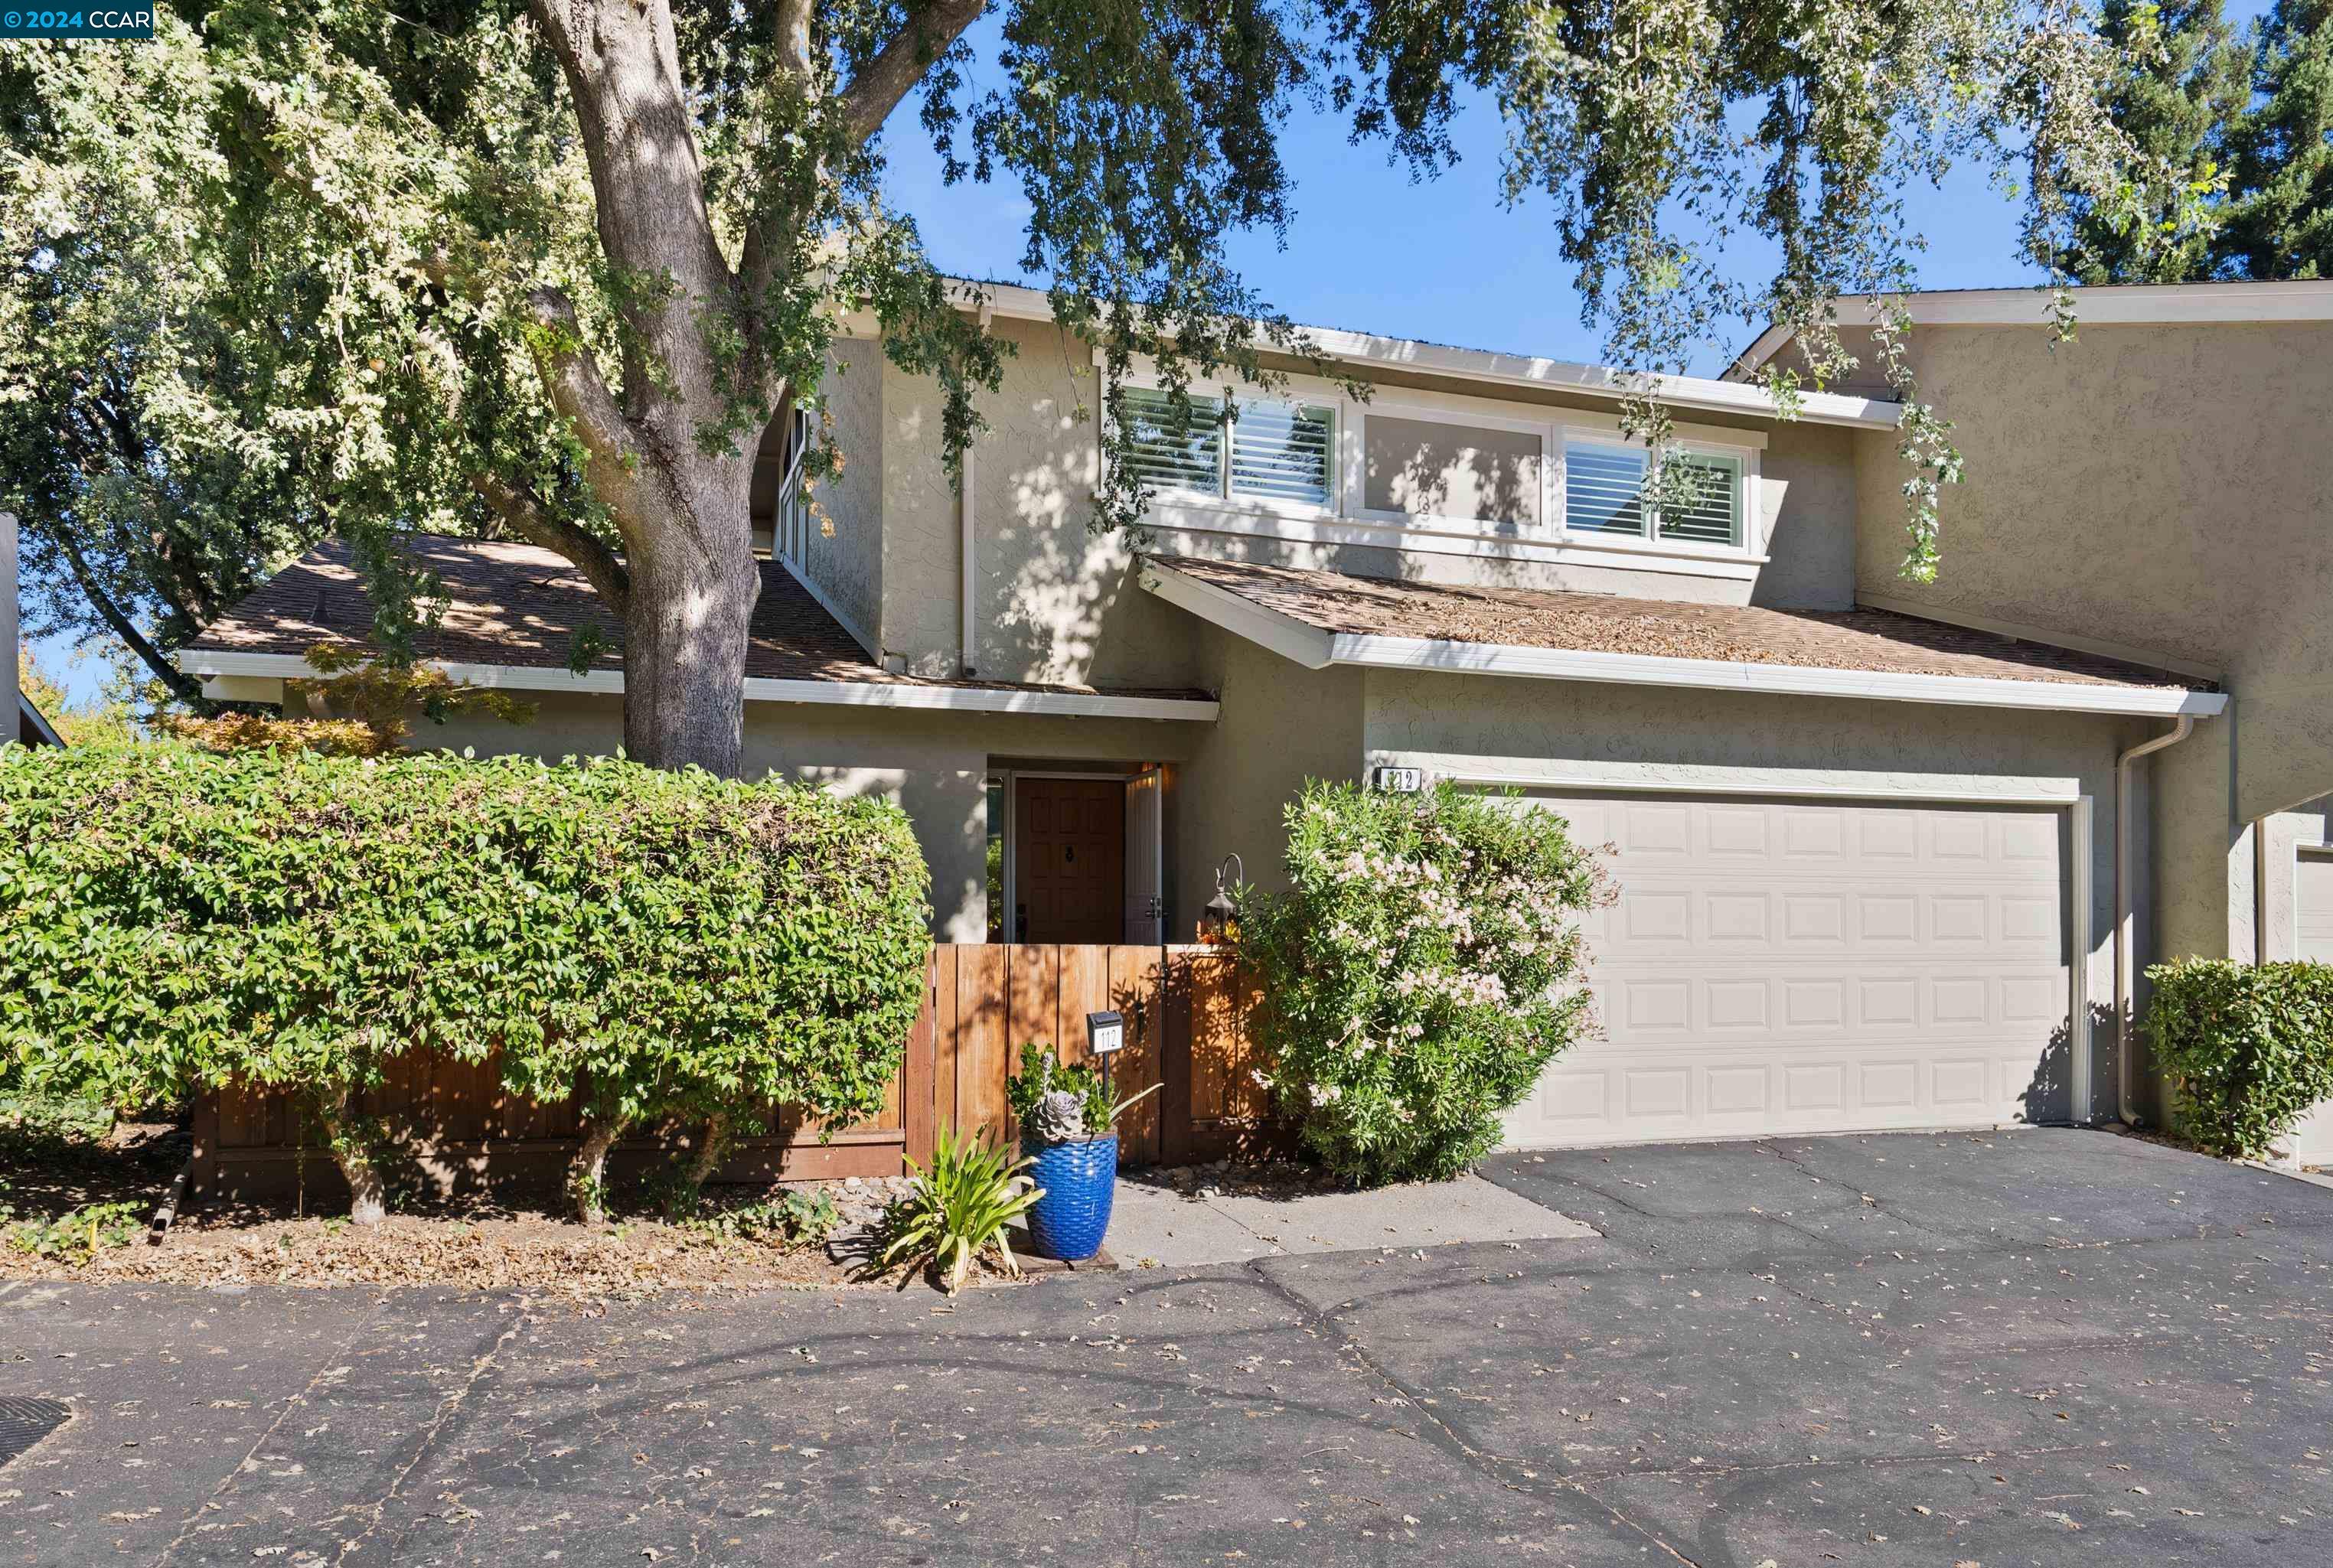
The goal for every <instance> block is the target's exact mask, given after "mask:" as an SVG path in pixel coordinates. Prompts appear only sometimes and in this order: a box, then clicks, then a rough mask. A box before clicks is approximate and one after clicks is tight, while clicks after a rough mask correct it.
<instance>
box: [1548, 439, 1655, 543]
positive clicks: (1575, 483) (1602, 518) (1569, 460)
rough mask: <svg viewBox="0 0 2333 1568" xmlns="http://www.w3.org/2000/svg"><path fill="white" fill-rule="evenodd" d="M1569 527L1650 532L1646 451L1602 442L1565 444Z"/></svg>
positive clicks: (1566, 520) (1565, 518) (1637, 533)
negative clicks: (1647, 517)
mask: <svg viewBox="0 0 2333 1568" xmlns="http://www.w3.org/2000/svg"><path fill="white" fill-rule="evenodd" d="M1563 526H1564V529H1565V531H1567V532H1570V533H1626V534H1633V535H1635V536H1636V537H1637V538H1638V539H1642V538H1643V537H1644V536H1645V454H1644V451H1643V449H1642V448H1637V447H1627V446H1607V445H1604V444H1603V443H1601V442H1589V441H1567V442H1565V443H1564V445H1563Z"/></svg>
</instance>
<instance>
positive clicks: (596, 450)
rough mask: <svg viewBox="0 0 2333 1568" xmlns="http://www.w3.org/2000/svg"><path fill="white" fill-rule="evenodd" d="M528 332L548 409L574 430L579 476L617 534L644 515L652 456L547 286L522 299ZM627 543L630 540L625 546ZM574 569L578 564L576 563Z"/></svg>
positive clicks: (569, 305)
mask: <svg viewBox="0 0 2333 1568" xmlns="http://www.w3.org/2000/svg"><path fill="white" fill-rule="evenodd" d="M527 311H528V314H529V315H530V316H531V317H532V318H533V330H532V331H531V332H530V333H529V334H528V346H529V347H530V348H531V349H533V352H534V364H535V370H536V372H537V373H538V374H539V375H541V376H542V386H543V390H544V391H545V392H546V393H547V394H548V395H549V396H550V398H551V406H552V407H553V408H555V409H557V410H558V411H559V412H560V413H561V414H562V416H565V417H566V418H567V419H568V421H569V422H570V423H571V424H572V425H574V427H575V435H576V438H577V439H578V440H579V441H581V443H582V445H583V473H584V477H585V478H587V479H589V480H590V482H591V489H592V491H593V492H595V493H596V494H597V495H598V496H599V498H600V502H602V503H604V504H605V505H606V506H607V507H608V509H609V511H610V512H612V513H613V514H614V515H615V517H616V519H617V526H618V527H619V529H620V528H621V527H622V525H623V519H624V517H625V516H626V514H628V513H629V515H631V516H633V517H639V516H642V515H644V513H643V512H642V508H643V507H644V506H645V505H646V504H648V501H647V497H645V496H644V495H643V494H642V493H641V481H642V478H643V477H644V475H643V472H642V471H643V470H644V469H645V468H646V467H647V465H648V464H650V463H651V462H653V461H654V456H653V454H651V453H650V452H649V451H648V448H647V446H646V445H644V444H643V443H642V442H641V441H640V439H639V437H638V434H637V433H636V432H635V431H634V430H633V429H632V425H631V421H630V420H629V419H627V418H625V417H624V411H623V409H622V407H621V406H619V405H618V404H617V402H616V395H615V394H614V393H613V392H611V391H610V390H609V388H608V382H607V378H605V377H603V376H601V375H600V361H599V360H598V359H594V358H593V357H592V355H591V348H590V344H588V343H586V342H585V341H584V340H583V327H582V323H581V322H580V321H578V320H576V317H575V306H574V303H573V301H570V300H569V299H568V297H567V296H566V295H565V294H563V293H562V292H560V291H559V290H557V289H554V288H551V287H548V286H545V287H542V288H539V289H536V290H535V291H534V292H533V293H531V294H529V295H528V296H527ZM625 542H626V543H627V544H629V543H632V542H634V541H632V540H629V538H628V539H627V540H626V541H625ZM576 564H577V565H578V566H581V565H583V562H582V561H581V560H578V561H577V562H576Z"/></svg>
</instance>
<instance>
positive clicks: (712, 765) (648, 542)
mask: <svg viewBox="0 0 2333 1568" xmlns="http://www.w3.org/2000/svg"><path fill="white" fill-rule="evenodd" d="M678 467H679V470H680V471H679V472H678V473H677V474H676V475H675V478H676V480H677V482H678V483H682V484H685V485H686V487H687V490H688V492H689V493H688V494H687V495H686V497H685V498H683V505H685V506H686V511H687V513H688V514H689V515H688V516H687V517H686V521H673V522H667V523H666V524H665V525H664V526H661V527H657V528H654V529H647V528H642V529H638V530H637V531H634V535H635V537H637V538H639V539H640V540H641V543H640V545H639V546H638V548H636V549H634V550H632V552H631V553H630V555H629V558H628V559H626V561H625V563H624V564H625V567H626V569H627V570H628V571H629V573H630V577H631V592H630V598H629V606H628V613H627V615H626V616H625V620H624V751H625V752H626V754H627V755H629V757H630V758H631V759H632V760H635V761H638V762H645V763H647V764H648V766H650V767H652V768H672V769H678V768H686V767H690V766H695V767H698V768H702V769H704V770H706V772H708V773H713V774H715V775H718V776H719V777H721V778H724V779H734V778H735V777H737V775H738V774H739V772H740V771H741V770H743V768H744V716H745V709H744V703H745V640H746V633H747V630H748V628H749V626H751V624H752V621H753V617H754V601H755V600H757V599H758V598H761V594H762V574H761V568H760V566H759V564H758V563H757V562H756V561H755V559H754V541H753V532H752V526H751V523H750V521H749V520H748V517H747V512H746V508H747V504H748V493H749V486H750V484H751V481H752V474H753V466H752V464H751V463H750V462H743V461H739V460H736V459H730V458H721V457H706V456H703V455H696V456H692V457H690V458H686V459H683V460H682V461H681V463H680V464H678Z"/></svg>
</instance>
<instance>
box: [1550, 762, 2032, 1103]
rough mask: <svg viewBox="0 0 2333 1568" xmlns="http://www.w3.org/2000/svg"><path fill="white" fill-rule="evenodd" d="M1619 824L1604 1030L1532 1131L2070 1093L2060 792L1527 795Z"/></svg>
mask: <svg viewBox="0 0 2333 1568" xmlns="http://www.w3.org/2000/svg"><path fill="white" fill-rule="evenodd" d="M1516 805H1517V806H1518V807H1519V808H1524V809H1541V810H1553V811H1557V812H1560V813H1561V814H1562V815H1563V816H1564V817H1567V818H1568V819H1569V820H1570V822H1571V824H1572V826H1573V829H1574V832H1575V833H1576V834H1577V835H1578V836H1579V837H1580V838H1581V839H1582V840H1584V841H1585V842H1587V843H1590V844H1601V845H1608V846H1610V851H1609V856H1608V865H1609V866H1610V869H1611V871H1612V874H1613V875H1614V877H1615V879H1616V880H1617V882H1618V885H1619V898H1618V902H1617V903H1616V904H1613V905H1612V906H1610V907H1609V908H1607V909H1604V910H1600V911H1599V912H1597V913H1595V914H1593V915H1591V916H1590V917H1589V921H1588V927H1587V940H1588V951H1589V959H1590V963H1589V973H1588V980H1589V986H1590V989H1591V990H1593V991H1594V993H1595V997H1596V1001H1597V1010H1598V1013H1599V1016H1600V1017H1601V1018H1602V1020H1603V1024H1604V1035H1605V1037H1603V1038H1601V1039H1598V1040H1591V1041H1584V1042H1582V1043H1581V1044H1579V1045H1577V1046H1575V1047H1572V1049H1571V1050H1570V1052H1568V1053H1567V1054H1566V1055H1565V1056H1562V1057H1561V1058H1560V1059H1559V1060H1558V1061H1557V1062H1556V1063H1555V1064H1554V1065H1553V1066H1551V1067H1550V1069H1549V1070H1548V1073H1547V1075H1546V1076H1545V1077H1544V1078H1543V1079H1542V1080H1541V1084H1540V1085H1539V1089H1538V1091H1537V1092H1536V1093H1535V1094H1534V1095H1532V1096H1531V1099H1530V1100H1528V1101H1527V1102H1525V1103H1524V1104H1522V1105H1520V1106H1518V1107H1517V1108H1516V1109H1515V1110H1514V1111H1513V1112H1512V1113H1511V1114H1510V1115H1509V1117H1508V1133H1509V1137H1510V1139H1511V1141H1512V1142H1513V1143H1518V1144H1524V1145H1531V1144H1541V1145H1546V1144H1560V1143H1622V1142H1629V1141H1636V1140H1644V1139H1660V1138H1675V1137H1696V1138H1697V1137H1745V1136H1751V1135H1755V1134H1760V1133H1830V1132H1854V1131H1863V1130H1869V1129H1877V1128H1887V1127H1937V1126H1981V1125H1990V1124H1993V1123H2003V1122H2011V1121H2031V1120H2037V1119H2052V1118H2058V1117H2062V1116H2063V1115H2064V1114H2065V1110H2066V1104H2067V1098H2068V1094H2067V1084H2066V1061H2067V1049H2066V1025H2067V1017H2068V1010H2069V1009H2068V998H2069V974H2068V970H2067V967H2066V949H2067V938H2066V904H2065V893H2064V888H2065V856H2066V850H2065V847H2064V846H2063V843H2062V840H2063V838H2064V837H2065V835H2064V828H2063V814H2062V813H2061V812H2059V811H2058V810H2055V809H2050V808H1996V807H1983V808H1978V807H1951V806H1938V807H1927V806H1899V805H1888V804H1869V805H1866V804H1860V803H1857V804H1835V803H1831V802H1827V801H1825V802H1810V801H1792V800H1758V799H1745V798H1684V797H1676V796H1656V797H1647V796H1629V797H1623V796H1570V795H1566V796H1561V797H1556V796H1526V797H1523V798H1521V799H1519V800H1517V802H1516Z"/></svg>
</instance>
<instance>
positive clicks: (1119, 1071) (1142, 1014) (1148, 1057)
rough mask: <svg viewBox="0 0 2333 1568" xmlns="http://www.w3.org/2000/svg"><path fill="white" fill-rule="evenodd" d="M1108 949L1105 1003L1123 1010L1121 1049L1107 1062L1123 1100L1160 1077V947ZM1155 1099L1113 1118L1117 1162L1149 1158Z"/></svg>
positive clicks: (1154, 1148)
mask: <svg viewBox="0 0 2333 1568" xmlns="http://www.w3.org/2000/svg"><path fill="white" fill-rule="evenodd" d="M1160 969H1161V964H1160V952H1159V950H1158V949H1157V948H1155V947H1113V948H1111V949H1109V1005H1110V1006H1111V1007H1112V1008H1114V1009H1117V1010H1118V1012H1121V1013H1123V1014H1125V1015H1126V1048H1125V1049H1124V1050H1122V1051H1120V1052H1119V1053H1118V1060H1117V1061H1116V1062H1115V1063H1114V1064H1113V1065H1112V1072H1113V1076H1114V1077H1115V1079H1116V1087H1117V1090H1118V1098H1120V1099H1125V1098H1126V1097H1127V1096H1128V1095H1137V1094H1139V1093H1141V1092H1142V1091H1143V1090H1144V1089H1147V1088H1149V1087H1150V1086H1151V1085H1154V1084H1157V1083H1159V1082H1160V1079H1159V1074H1158V1068H1159V1050H1158V1046H1159V1040H1160V1037H1161V1036H1162V1034H1163V1032H1164V1029H1165V1027H1166V1016H1165V1009H1164V1007H1163V1006H1162V1003H1163V998H1162V997H1161V995H1160V992H1159V982H1160ZM1158 1101H1159V1096H1158V1095H1151V1096H1150V1097H1149V1098H1148V1099H1146V1100H1144V1101H1143V1102H1142V1103H1141V1104H1138V1105H1133V1106H1129V1107H1128V1110H1127V1112H1126V1114H1124V1115H1123V1116H1120V1117H1119V1118H1118V1163H1120V1164H1121V1165H1148V1164H1152V1163H1155V1162H1157V1159H1158V1155H1159V1149H1158V1128H1159V1115H1158Z"/></svg>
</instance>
